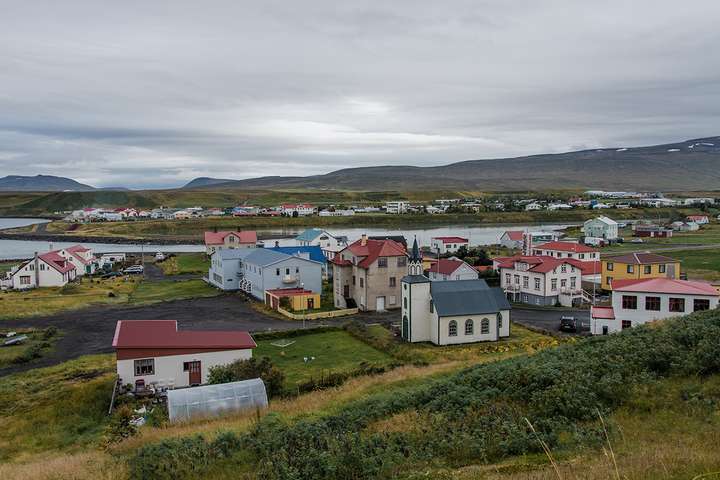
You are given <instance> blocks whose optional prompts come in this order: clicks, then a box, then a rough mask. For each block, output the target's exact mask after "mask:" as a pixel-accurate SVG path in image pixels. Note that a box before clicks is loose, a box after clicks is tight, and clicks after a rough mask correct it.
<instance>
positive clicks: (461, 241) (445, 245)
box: [430, 237, 468, 255]
mask: <svg viewBox="0 0 720 480" xmlns="http://www.w3.org/2000/svg"><path fill="white" fill-rule="evenodd" d="M463 246H464V247H465V248H467V247H468V239H467V238H463V237H432V238H431V239H430V248H431V249H432V251H433V252H439V253H440V255H442V254H445V253H455V252H457V251H458V249H459V248H460V247H463Z"/></svg>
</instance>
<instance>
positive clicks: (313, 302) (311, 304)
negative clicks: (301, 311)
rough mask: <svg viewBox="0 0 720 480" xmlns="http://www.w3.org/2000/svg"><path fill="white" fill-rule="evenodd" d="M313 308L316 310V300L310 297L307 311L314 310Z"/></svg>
mask: <svg viewBox="0 0 720 480" xmlns="http://www.w3.org/2000/svg"><path fill="white" fill-rule="evenodd" d="M313 308H315V299H314V298H312V297H310V298H308V300H307V309H308V310H312V309H313Z"/></svg>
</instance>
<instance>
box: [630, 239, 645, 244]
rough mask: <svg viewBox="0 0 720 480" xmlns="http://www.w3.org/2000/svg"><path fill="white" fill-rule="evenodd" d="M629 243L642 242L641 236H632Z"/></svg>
mask: <svg viewBox="0 0 720 480" xmlns="http://www.w3.org/2000/svg"><path fill="white" fill-rule="evenodd" d="M630 243H644V242H643V239H642V238H633V239H632V240H630Z"/></svg>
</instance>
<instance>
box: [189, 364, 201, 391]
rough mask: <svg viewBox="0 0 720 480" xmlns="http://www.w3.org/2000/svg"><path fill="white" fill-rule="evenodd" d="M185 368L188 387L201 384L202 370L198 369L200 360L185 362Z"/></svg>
mask: <svg viewBox="0 0 720 480" xmlns="http://www.w3.org/2000/svg"><path fill="white" fill-rule="evenodd" d="M185 366H186V367H185V368H186V370H187V372H188V375H189V376H190V378H189V383H190V385H200V384H201V383H202V370H201V369H200V360H195V361H192V362H185Z"/></svg>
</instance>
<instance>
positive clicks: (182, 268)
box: [158, 253, 210, 275]
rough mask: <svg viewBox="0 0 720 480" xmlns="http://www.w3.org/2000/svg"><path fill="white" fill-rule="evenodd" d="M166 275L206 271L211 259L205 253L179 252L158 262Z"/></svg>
mask: <svg viewBox="0 0 720 480" xmlns="http://www.w3.org/2000/svg"><path fill="white" fill-rule="evenodd" d="M158 266H159V267H160V268H162V271H163V272H164V273H165V275H179V274H185V273H204V274H206V273H207V271H208V269H209V268H210V259H209V258H208V257H207V255H205V254H204V253H179V254H177V255H175V256H174V257H170V258H168V259H167V260H164V261H162V262H159V263H158Z"/></svg>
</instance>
